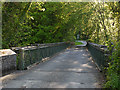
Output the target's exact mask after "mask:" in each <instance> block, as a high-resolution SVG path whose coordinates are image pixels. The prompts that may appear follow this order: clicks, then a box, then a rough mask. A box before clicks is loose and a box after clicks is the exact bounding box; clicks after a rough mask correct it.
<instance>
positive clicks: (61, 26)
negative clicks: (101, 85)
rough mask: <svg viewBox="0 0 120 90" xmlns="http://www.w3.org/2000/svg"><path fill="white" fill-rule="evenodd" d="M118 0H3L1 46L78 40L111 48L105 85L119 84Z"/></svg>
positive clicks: (8, 46)
mask: <svg viewBox="0 0 120 90" xmlns="http://www.w3.org/2000/svg"><path fill="white" fill-rule="evenodd" d="M119 22H120V2H104V3H103V2H100V3H95V2H80V3H79V2H4V3H3V5H2V48H10V47H14V46H26V45H30V44H34V43H52V42H63V41H65V42H73V41H75V40H76V36H77V34H79V35H80V39H81V40H87V41H90V42H94V43H98V44H104V45H107V46H108V49H109V50H110V52H112V49H113V45H111V42H113V43H114V46H115V50H114V52H113V53H112V54H111V59H110V61H109V63H110V64H109V67H108V69H107V82H106V85H105V86H106V87H112V88H120V87H119V86H120V85H119V84H120V77H119V76H120V73H119V72H120V55H119V54H120V49H119V47H120V46H119V43H120V41H119V40H120V28H119V27H120V23H119Z"/></svg>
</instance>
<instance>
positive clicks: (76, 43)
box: [75, 42, 83, 45]
mask: <svg viewBox="0 0 120 90" xmlns="http://www.w3.org/2000/svg"><path fill="white" fill-rule="evenodd" d="M81 44H83V43H81V42H75V45H81Z"/></svg>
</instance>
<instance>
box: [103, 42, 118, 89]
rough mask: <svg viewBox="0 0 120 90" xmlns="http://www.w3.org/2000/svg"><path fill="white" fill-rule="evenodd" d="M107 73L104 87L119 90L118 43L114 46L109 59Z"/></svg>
mask: <svg viewBox="0 0 120 90" xmlns="http://www.w3.org/2000/svg"><path fill="white" fill-rule="evenodd" d="M110 60H111V62H110V63H109V67H108V71H107V82H106V84H105V87H107V88H113V89H119V88H120V41H119V42H118V43H117V44H116V46H115V51H114V52H113V53H112V56H111V57H110Z"/></svg>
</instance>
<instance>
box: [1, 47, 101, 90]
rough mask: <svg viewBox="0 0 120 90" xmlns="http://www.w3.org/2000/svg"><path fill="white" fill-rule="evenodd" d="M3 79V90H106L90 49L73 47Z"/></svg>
mask: <svg viewBox="0 0 120 90" xmlns="http://www.w3.org/2000/svg"><path fill="white" fill-rule="evenodd" d="M1 80H3V84H2V88H102V83H103V75H102V73H101V72H99V70H98V69H97V67H96V65H95V64H94V62H93V61H92V59H91V56H90V54H89V52H88V50H87V48H69V49H66V50H64V51H62V52H60V53H58V54H57V55H55V56H53V57H51V58H49V59H48V60H46V61H45V62H43V63H40V64H38V65H35V66H33V67H31V68H30V69H29V70H23V71H16V72H15V73H12V74H10V75H7V76H5V77H3V78H1Z"/></svg>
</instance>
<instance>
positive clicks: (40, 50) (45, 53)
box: [12, 42, 70, 70]
mask: <svg viewBox="0 0 120 90" xmlns="http://www.w3.org/2000/svg"><path fill="white" fill-rule="evenodd" d="M69 45H70V44H69V43H64V42H61V43H50V44H34V46H33V45H32V46H28V47H21V48H20V47H19V48H17V47H13V48H12V50H14V51H15V52H16V53H17V69H19V70H24V69H26V68H27V67H28V66H29V65H31V64H34V63H36V62H40V61H41V60H42V59H43V58H46V57H50V56H52V55H54V54H55V53H57V52H60V51H61V50H63V49H66V48H67V47H68V46H69Z"/></svg>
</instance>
